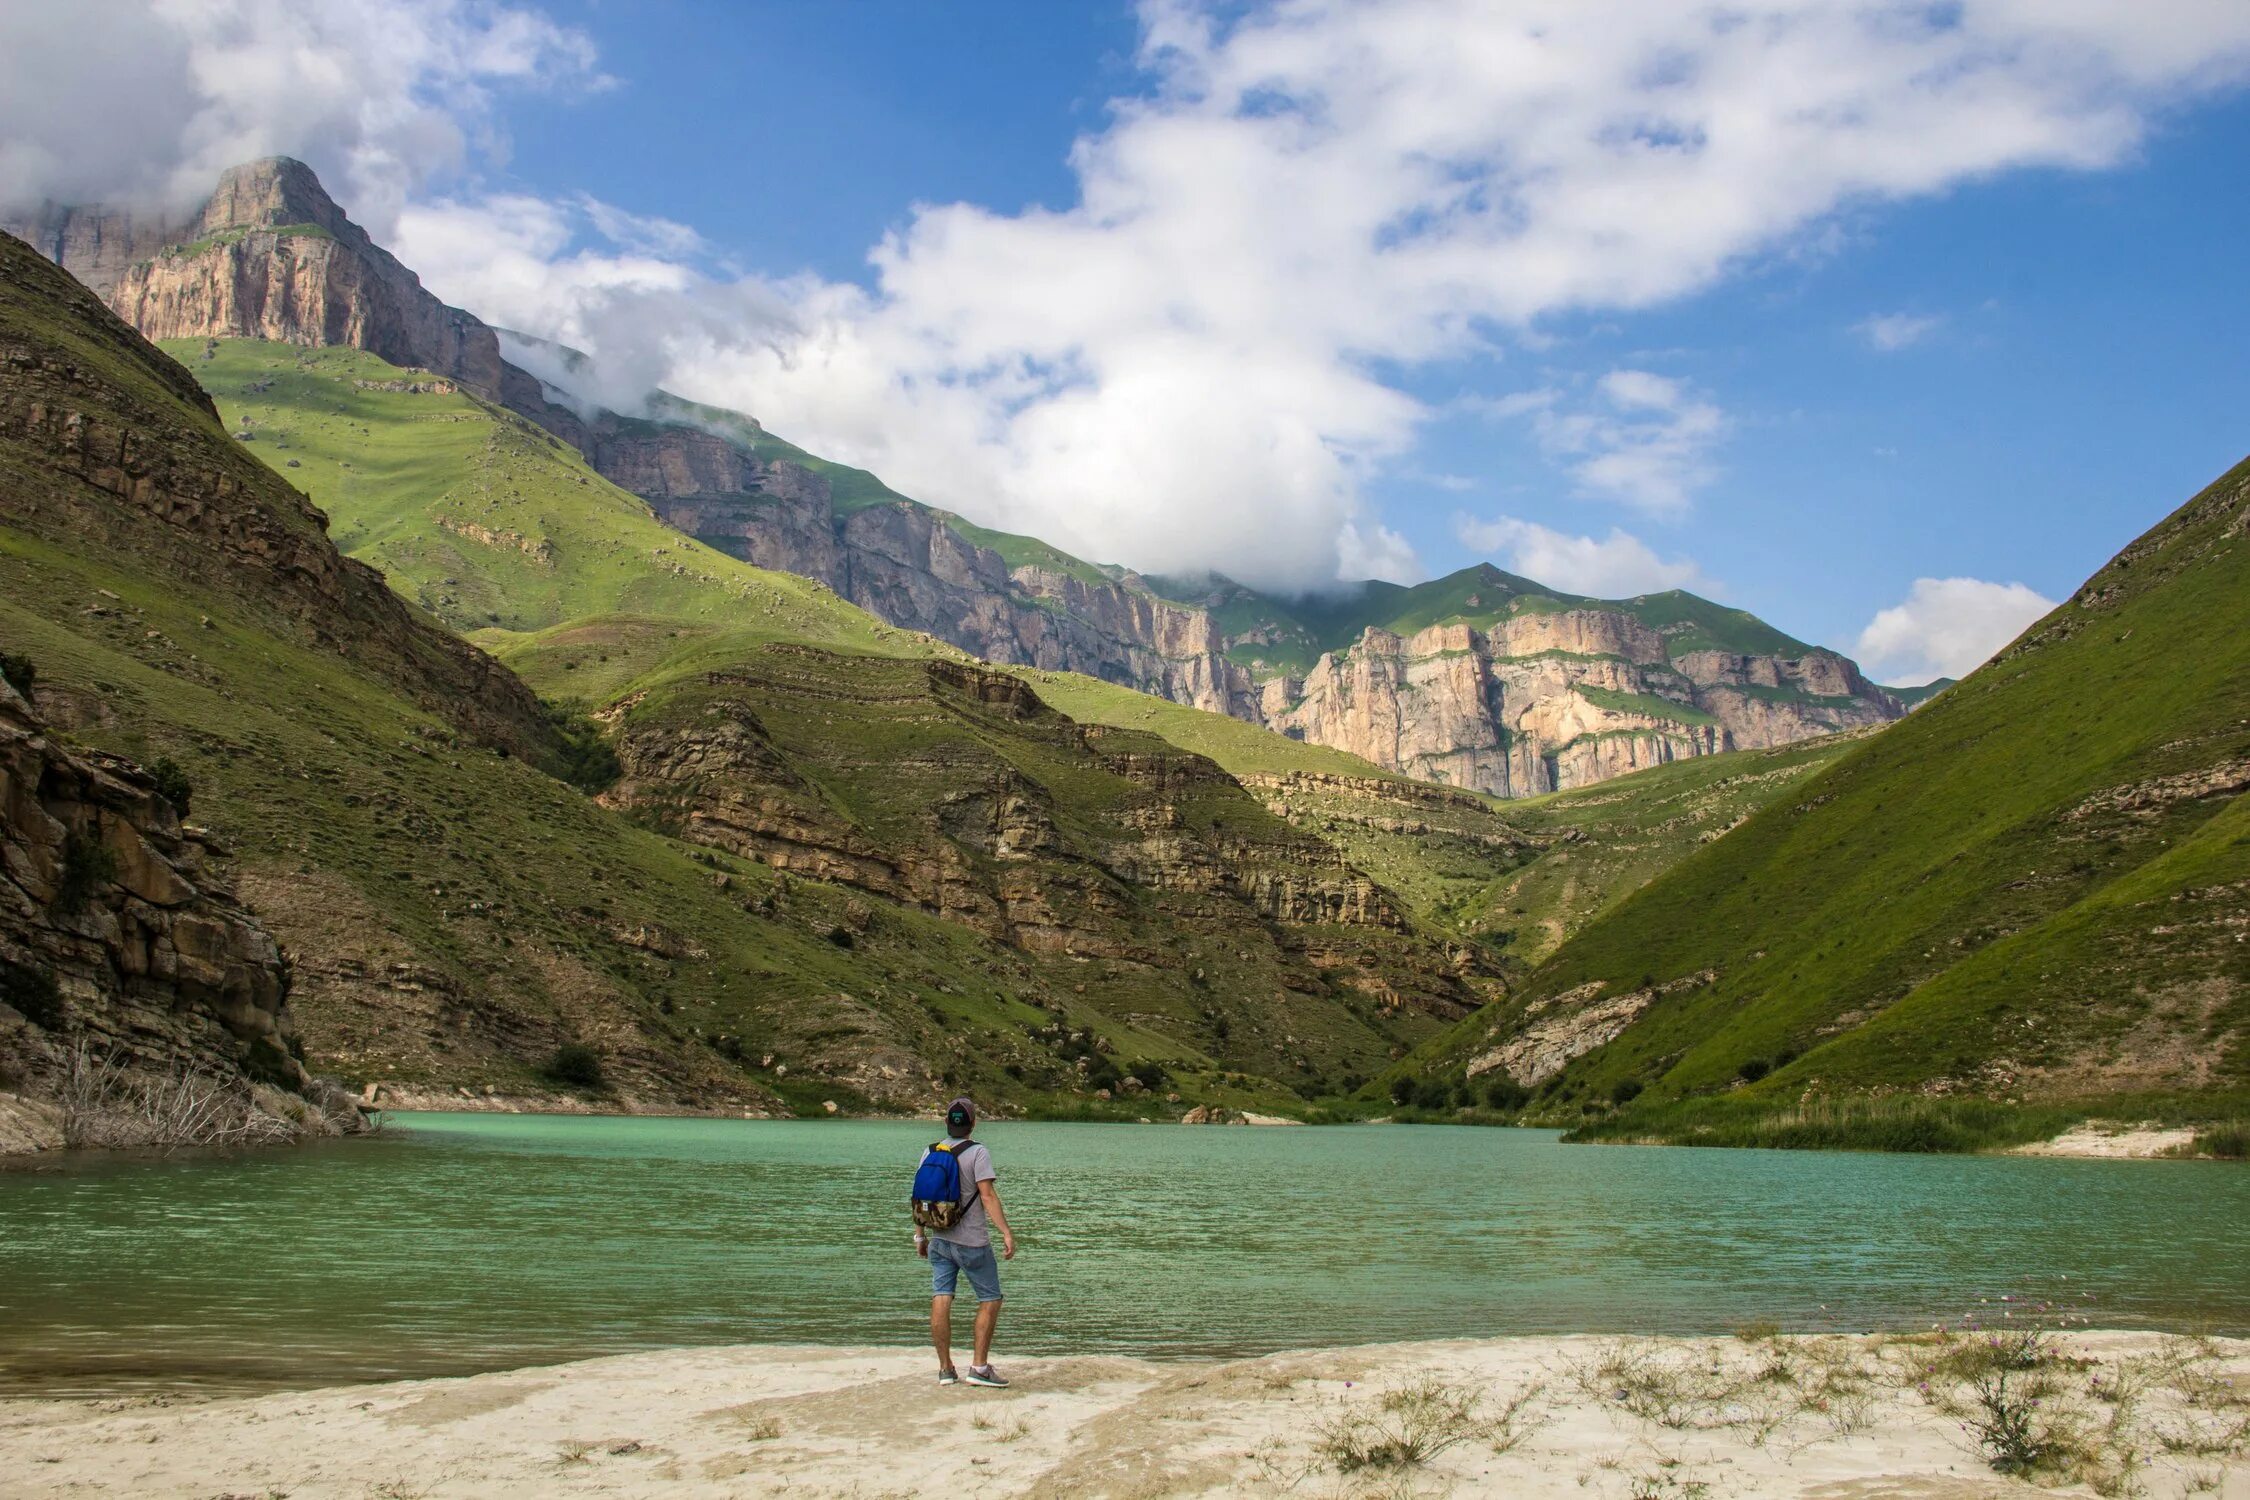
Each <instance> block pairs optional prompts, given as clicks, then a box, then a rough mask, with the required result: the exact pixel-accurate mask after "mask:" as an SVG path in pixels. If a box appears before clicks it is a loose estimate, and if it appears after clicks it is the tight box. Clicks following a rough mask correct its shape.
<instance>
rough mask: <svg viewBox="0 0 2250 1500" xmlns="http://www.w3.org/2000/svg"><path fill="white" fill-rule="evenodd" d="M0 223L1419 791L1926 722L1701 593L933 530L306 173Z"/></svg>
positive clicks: (1059, 665) (704, 518)
mask: <svg viewBox="0 0 2250 1500" xmlns="http://www.w3.org/2000/svg"><path fill="white" fill-rule="evenodd" d="M0 227H6V228H8V229H10V230H12V231H13V232H16V233H18V234H21V235H23V236H24V237H25V238H26V239H28V240H30V241H31V242H32V243H33V244H35V245H37V246H38V247H39V248H41V249H42V250H43V251H45V252H46V253H48V254H49V255H51V256H52V257H53V258H55V259H56V260H58V261H59V262H60V263H61V264H63V265H64V266H65V267H66V268H68V269H70V270H72V271H73V272H74V273H77V274H78V275H79V276H80V277H81V279H83V280H85V281H86V282H87V284H88V285H90V286H93V287H95V288H96V289H97V290H98V291H101V292H102V293H103V295H104V296H105V297H106V298H107V299H108V300H109V302H110V304H111V306H112V307H114V308H115V309H116V310H117V311H118V312H119V313H120V314H121V315H122V316H124V317H125V318H126V319H127V321H129V322H131V323H132V324H133V325H134V326H135V327H136V328H138V329H139V330H140V331H141V332H142V333H143V334H145V335H147V336H148V337H150V338H152V339H183V338H205V337H210V338H221V339H233V338H262V339H270V340H278V341H281V342H285V343H291V344H299V345H306V346H346V347H351V348H357V349H362V350H365V351H367V352H369V353H371V354H374V355H377V356H379V357H380V358H382V359H383V360H385V361H386V362H388V363H390V364H392V365H395V366H399V367H403V368H418V369H421V370H426V371H428V372H429V374H430V376H431V377H433V378H435V379H436V380H438V381H442V382H446V383H452V384H457V385H458V386H459V387H461V388H462V389H463V390H465V391H467V392H469V393H472V394H475V395H478V396H481V397H484V398H486V399H488V400H494V401H498V402H501V403H504V404H505V405H507V406H508V407H509V408H511V409H512V410H514V411H516V412H517V413H519V414H520V415H523V416H525V417H526V418H528V419H529V420H531V421H532V422H534V423H536V424H537V425H538V426H540V427H542V428H544V429H545V430H547V431H548V432H550V433H552V434H554V435H555V436H557V437H559V438H560V439H562V440H563V441H565V442H567V443H568V444H569V445H570V446H571V447H573V448H574V449H576V450H577V451H578V452H579V453H581V454H582V455H583V456H584V458H585V460H586V463H587V464H588V466H589V467H590V468H591V469H592V470H593V471H594V472H595V473H598V474H599V475H601V476H602V477H604V478H607V479H609V480H611V481H612V482H613V483H615V484H616V485H617V486H618V487H619V488H621V489H624V490H627V491H630V492H631V493H633V494H636V495H639V496H640V497H642V498H643V499H644V500H645V501H647V502H648V504H649V505H650V506H651V507H652V508H653V510H654V511H655V513H656V515H657V516H658V517H660V518H661V519H662V520H663V521H665V522H666V523H668V524H670V525H672V526H673V527H675V528H676V529H678V530H680V531H682V532H685V533H687V534H688V535H689V536H692V537H695V538H696V539H698V540H700V541H702V542H704V543H706V544H708V545H709V546H710V547H711V548H712V549H713V550H715V551H719V552H723V553H726V554H729V555H731V556H733V557H736V558H738V559H741V560H743V561H746V562H749V563H752V564H754V565H756V566H758V567H761V568H766V569H771V570H779V571H785V572H790V573H795V574H797V575H800V576H802V577H806V578H812V579H816V580H819V581H821V582H822V583H825V584H826V585H828V587H829V588H831V589H832V590H833V591H834V592H835V593H836V594H837V595H838V596H839V597H842V598H844V599H847V600H850V601H851V602H853V603H855V604H857V605H859V606H861V607H862V608H864V609H865V610H867V611H868V612H870V613H871V614H873V615H875V616H877V617H878V618H880V619H882V620H884V621H886V622H888V623H889V624H891V625H892V626H894V627H897V628H899V629H902V630H906V631H909V632H919V633H923V634H927V635H929V636H931V637H934V638H936V639H938V640H942V641H946V642H950V643H952V644H953V645H955V646H957V647H960V648H962V649H963V650H966V651H968V652H970V653H972V654H974V655H975V656H977V657H980V658H983V659H986V660H989V661H992V662H995V663H999V664H1004V665H1020V666H1028V667H1034V668H1038V669H1041V670H1045V671H1052V672H1070V673H1077V674H1081V675H1085V676H1090V677H1095V678H1099V679H1101V680H1103V681H1106V682H1111V683H1116V684H1119V685H1122V686H1125V687H1129V688H1133V689H1135V690H1138V691H1140V692H1144V693H1148V694H1152V695H1154V696H1157V697H1162V698H1167V699H1170V700H1172V701H1174V702H1177V703H1182V704H1186V705H1189V706H1192V707H1196V708H1202V709H1206V710H1210V711H1214V712H1218V713H1224V714H1228V715H1231V716H1233V717H1236V718H1239V719H1242V720H1244V721H1245V722H1248V723H1252V724H1257V725H1261V726H1264V727H1267V728H1270V729H1273V730H1276V731H1278V732H1280V733H1282V734H1285V735H1288V736H1291V737H1294V738H1297V739H1301V740H1305V741H1307V742H1310V743H1315V744H1320V745H1326V746H1330V747H1333V748H1336V749H1340V750H1343V751H1346V752H1348V753H1350V754H1352V755H1355V756H1358V757H1360V758H1361V759H1364V760H1366V761H1368V762H1370V763H1372V764H1374V765H1377V766H1379V767H1382V768H1384V769H1387V770H1393V771H1399V772H1403V773H1405V774H1408V775H1411V776H1415V777H1418V778H1422V779H1426V780H1431V781H1439V782H1444V783H1447V784H1450V785H1454V786H1458V787H1462V788H1465V789H1469V790H1475V791H1483V792H1490V793H1493V794H1496V795H1500V796H1507V797H1518V796H1529V795H1536V794H1539V793H1543V792H1548V791H1553V790H1557V789H1560V788H1567V787H1571V786H1579V785H1584V784H1587V783H1590V782H1594V781H1599V780H1603V779H1605V778H1607V777H1610V776H1614V775H1618V774H1622V773H1624V772H1627V771H1632V770H1637V769H1641V768H1643V767H1647V766H1652V765H1660V764H1664V763H1667V762H1671V761H1675V760H1680V759H1684V758H1688V757H1693V756H1701V755H1708V754H1711V753H1715V752H1718V751H1722V750H1733V749H1746V748H1758V747H1766V746H1773V745H1779V744H1787V743H1791V742H1794V741H1797V740H1802V739H1806V738H1810V737H1814V736H1818V735H1823V734H1829V733H1833V732H1836V731H1839V730H1845V729H1852V728H1857V727H1863V726H1866V725H1870V724H1876V723H1882V722H1886V721H1888V720H1890V719H1894V718H1896V717H1898V716H1899V715H1900V714H1901V713H1903V712H1904V705H1903V704H1902V703H1901V702H1900V701H1899V700H1898V699H1897V698H1896V697H1894V696H1892V695H1891V694H1889V693H1887V692H1885V691H1884V690H1882V689H1880V688H1878V687H1875V686H1874V685H1873V684H1870V683H1869V682H1867V681H1866V680H1865V679H1864V678H1863V677H1861V676H1860V674H1859V672H1858V670H1857V669H1856V668H1855V667H1853V665H1852V664H1851V663H1850V662H1849V661H1847V660H1845V659H1844V658H1842V657H1840V656H1837V655H1835V654H1834V653H1832V652H1827V651H1822V650H1819V649H1817V648H1813V647H1809V646H1806V645H1805V644H1804V643H1802V642H1799V641H1795V640H1792V639H1790V638H1789V637H1787V636H1785V635H1783V634H1781V633H1780V632H1778V631H1775V630H1773V629H1772V628H1771V627H1769V626H1766V625H1764V624H1763V623H1762V622H1760V621H1758V620H1756V619H1755V618H1754V617H1752V616H1749V615H1747V614H1744V613H1742V612H1741V611H1736V610H1728V609H1725V608H1723V607H1721V606H1718V605H1715V604H1712V603H1711V602H1710V601H1708V600H1704V599H1700V598H1698V597H1696V596H1694V595H1691V594H1685V593H1677V592H1674V593H1666V594H1657V595H1650V596H1645V597H1641V598H1635V599H1631V600H1598V599H1588V598H1581V597H1578V596H1573V595H1568V594H1563V593H1559V592H1557V591H1554V590H1551V589H1545V588H1542V587H1541V586H1539V585H1537V584H1535V583H1532V582H1530V581H1529V580H1525V579H1521V578H1516V577H1513V576H1512V575H1509V574H1506V573H1503V572H1501V571H1500V570H1498V569H1495V568H1490V567H1479V568H1471V569H1465V570H1463V571H1461V572H1459V573H1455V574H1452V575H1449V576H1447V577H1446V578H1442V579H1438V580H1436V581H1434V582H1432V583H1428V584H1424V585H1421V586H1419V587H1418V588H1414V589H1402V588H1399V587H1398V586H1396V585H1391V584H1383V583H1368V584H1364V585H1360V586H1358V587H1356V588H1353V589H1349V590H1346V591H1345V592H1344V593H1343V594H1342V595H1340V596H1338V597H1337V598H1336V599H1333V600H1300V601H1286V600H1277V599H1273V598H1270V597H1268V596H1265V595H1262V594H1259V593H1257V592H1255V591H1253V590H1249V589H1246V588H1243V587H1241V586H1240V585H1237V584H1233V583H1231V582H1229V581H1227V580H1225V579H1221V578H1212V579H1202V580H1160V579H1149V578H1144V577H1142V576H1140V575H1138V574H1136V573H1133V572H1131V571H1130V570H1128V569H1124V568H1119V567H1114V566H1098V565H1095V564H1091V563H1087V562H1084V561H1082V560H1080V559H1077V558H1074V557H1071V556H1069V555H1068V554H1066V553H1063V552H1060V551H1059V550H1057V549H1055V548H1053V547H1051V546H1048V545H1047V544H1045V543H1043V542H1040V541H1038V540H1036V539H1034V538H1029V537H1022V536H1014V535H1010V534H1007V533H1002V532H996V531H992V530H989V529H986V528H983V527H979V526H976V525H973V524H971V523H970V522H968V521H966V520H964V519H962V518H961V517H958V516H955V515H952V514H950V513H948V512H945V511H942V510H937V509H934V508H932V507H929V506H924V505H920V504H917V503H916V502H914V501H912V500H910V499H907V498H906V497H904V496H901V495H899V494H897V493H896V492H895V491H893V490H891V489H890V488H889V487H887V486H886V485H884V484H883V483H882V482H881V481H880V480H878V479H877V478H875V476H873V475H871V474H868V473H866V472H865V471H862V470H857V469H852V468H849V467H848V466H844V465H840V464H835V463H831V462H829V461H827V460H824V459H821V458H819V457H817V456H816V455H812V454H809V453H806V452H805V451H803V450H802V449H799V448H797V447H795V446H794V445H792V444H789V443H788V442H786V441H784V440H783V439H781V438H779V437H776V436H775V435H773V434H771V433H769V432H767V431H765V429H764V428H763V427H762V426H761V425H760V424H759V423H758V422H756V421H755V420H754V419H752V418H750V417H746V416H742V415H740V414H737V413H732V412H726V411H721V410H718V409H715V408H710V407H704V406H698V405H696V404H694V403H690V402H686V401H682V400H679V399H678V398H675V397H671V396H668V395H665V394H663V393H661V392H659V393H656V394H655V395H653V396H652V397H651V398H650V400H649V403H648V406H647V410H646V411H645V412H643V413H641V414H638V415H628V414H622V413H617V412H611V411H603V410H598V409H593V408H590V407H588V405H587V404H586V403H585V402H583V401H582V400H580V399H579V398H577V397H576V396H574V395H573V394H572V393H571V391H570V389H569V386H570V383H571V381H572V380H573V379H574V378H577V377H578V376H579V375H580V374H581V373H582V370H583V364H582V359H581V357H580V356H577V355H575V354H573V353H572V352H571V351H568V350H564V349H560V348H558V347H556V346H554V345H548V344H542V343H540V342H539V341H537V340H531V339H525V338H522V337H520V336H516V335H503V334H501V333H500V332H498V331H496V330H494V329H491V328H489V327H487V326H486V325H484V324H483V323H481V322H479V321H478V320H477V319H475V318H474V317H472V316H471V315H469V314H467V313H465V312H462V311H460V310H459V309H455V308H450V307H446V306H445V305H444V304H442V303H440V302H439V301H438V300H437V299H436V298H435V297H433V296H431V295H430V294H429V293H428V292H426V291H424V290H423V289H422V287H421V286H420V284H419V282H418V281H416V279H415V278H414V276H413V275H412V273H411V272H408V271H407V270H406V269H405V268H403V267H402V266H400V265H399V264H398V262H397V261H396V260H395V259H393V258H392V257H391V256H390V255H389V254H388V253H387V252H384V251H383V250H381V249H380V248H379V247H377V246H375V245H373V244H372V243H371V242H370V241H369V240H368V238H367V236H366V235H365V233H364V232H362V231H361V230H360V229H359V228H358V227H357V226H356V225H354V224H352V223H351V222H350V220H349V219H348V218H347V217H346V216H345V215H344V213H343V211H342V210H341V209H340V208H338V207H337V206H336V205H335V203H334V202H333V201H332V200H330V199H329V198H328V196H327V194H326V193H325V192H324V191H323V190H322V189H321V187H320V185H319V183H318V181H317V180H316V179H315V178H314V176H313V174H312V173H311V171H310V170H309V169H308V168H306V167H305V166H303V164H301V163H298V162H294V161H290V160H288V159H286V158H274V159H269V160H266V161H262V162H254V163H250V164H248V165H245V166H242V167H238V168H235V169H232V170H231V171H229V172H227V173H226V174H224V175H223V176H222V178H221V180H220V183H219V187H218V190H217V191H216V192H215V194H214V195H213V197H212V199H211V200H210V201H209V202H208V203H207V204H206V205H205V206H204V207H203V208H202V210H200V211H199V212H198V213H196V214H195V215H192V216H189V217H187V218H185V219H182V220H180V221H178V222H170V221H166V220H163V219H161V218H157V219H150V218H148V217H147V216H145V215H143V216H136V215H133V214H130V213H123V212H118V211H113V210H105V209H102V208H98V207H94V208H85V207H65V206H57V205H45V206H43V207H41V208H39V209H38V210H36V211H33V212H30V213H21V214H18V215H16V216H15V217H14V218H12V219H8V220H4V221H0ZM534 372H537V373H534ZM466 524H475V525H481V524H483V523H481V522H475V521H471V522H468V523H466ZM456 602H457V603H459V601H456ZM460 607H463V608H466V607H468V606H467V605H466V604H460ZM494 623H499V622H497V621H495V622H494Z"/></svg>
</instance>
